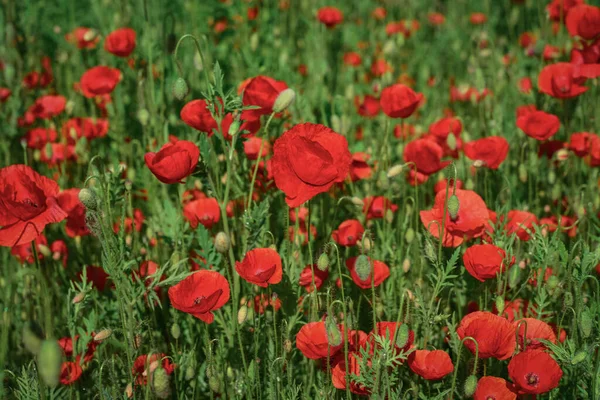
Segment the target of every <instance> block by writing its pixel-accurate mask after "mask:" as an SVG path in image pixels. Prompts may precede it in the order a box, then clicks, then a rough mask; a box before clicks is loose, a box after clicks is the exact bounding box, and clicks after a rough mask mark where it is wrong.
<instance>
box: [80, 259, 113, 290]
mask: <svg viewBox="0 0 600 400" xmlns="http://www.w3.org/2000/svg"><path fill="white" fill-rule="evenodd" d="M85 274H86V277H87V282H91V283H92V284H93V287H95V288H96V289H98V290H99V291H100V292H102V291H103V290H104V288H105V287H106V282H107V280H108V274H107V273H106V272H105V271H104V269H103V268H102V267H97V266H95V265H88V266H86V267H85ZM77 277H78V278H79V279H81V278H82V277H83V272H82V271H80V272H79V273H78V274H77Z"/></svg>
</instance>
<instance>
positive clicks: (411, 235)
mask: <svg viewBox="0 0 600 400" xmlns="http://www.w3.org/2000/svg"><path fill="white" fill-rule="evenodd" d="M414 239H415V230H414V229H413V228H412V227H409V228H408V229H407V230H406V232H404V240H406V243H409V244H410V243H412V241H413V240H414Z"/></svg>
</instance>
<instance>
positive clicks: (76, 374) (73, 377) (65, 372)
mask: <svg viewBox="0 0 600 400" xmlns="http://www.w3.org/2000/svg"><path fill="white" fill-rule="evenodd" d="M82 373H83V369H82V368H81V365H79V361H75V362H73V361H64V362H63V363H62V365H61V368H60V383H61V385H71V384H73V383H75V382H76V381H77V380H78V379H79V378H80V377H81V374H82Z"/></svg>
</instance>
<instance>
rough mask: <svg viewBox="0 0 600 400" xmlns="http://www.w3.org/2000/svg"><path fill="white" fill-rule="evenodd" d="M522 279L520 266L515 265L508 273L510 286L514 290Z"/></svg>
mask: <svg viewBox="0 0 600 400" xmlns="http://www.w3.org/2000/svg"><path fill="white" fill-rule="evenodd" d="M520 277H521V268H519V266H518V265H516V264H515V265H513V266H512V267H510V270H509V271H508V286H510V287H511V288H514V287H516V286H517V284H518V283H519V280H520Z"/></svg>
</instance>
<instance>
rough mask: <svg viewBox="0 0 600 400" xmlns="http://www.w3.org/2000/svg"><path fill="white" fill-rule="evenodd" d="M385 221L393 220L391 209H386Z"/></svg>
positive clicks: (390, 221)
mask: <svg viewBox="0 0 600 400" xmlns="http://www.w3.org/2000/svg"><path fill="white" fill-rule="evenodd" d="M385 221H386V222H387V223H388V224H391V223H392V222H394V212H393V211H392V210H386V212H385Z"/></svg>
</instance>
